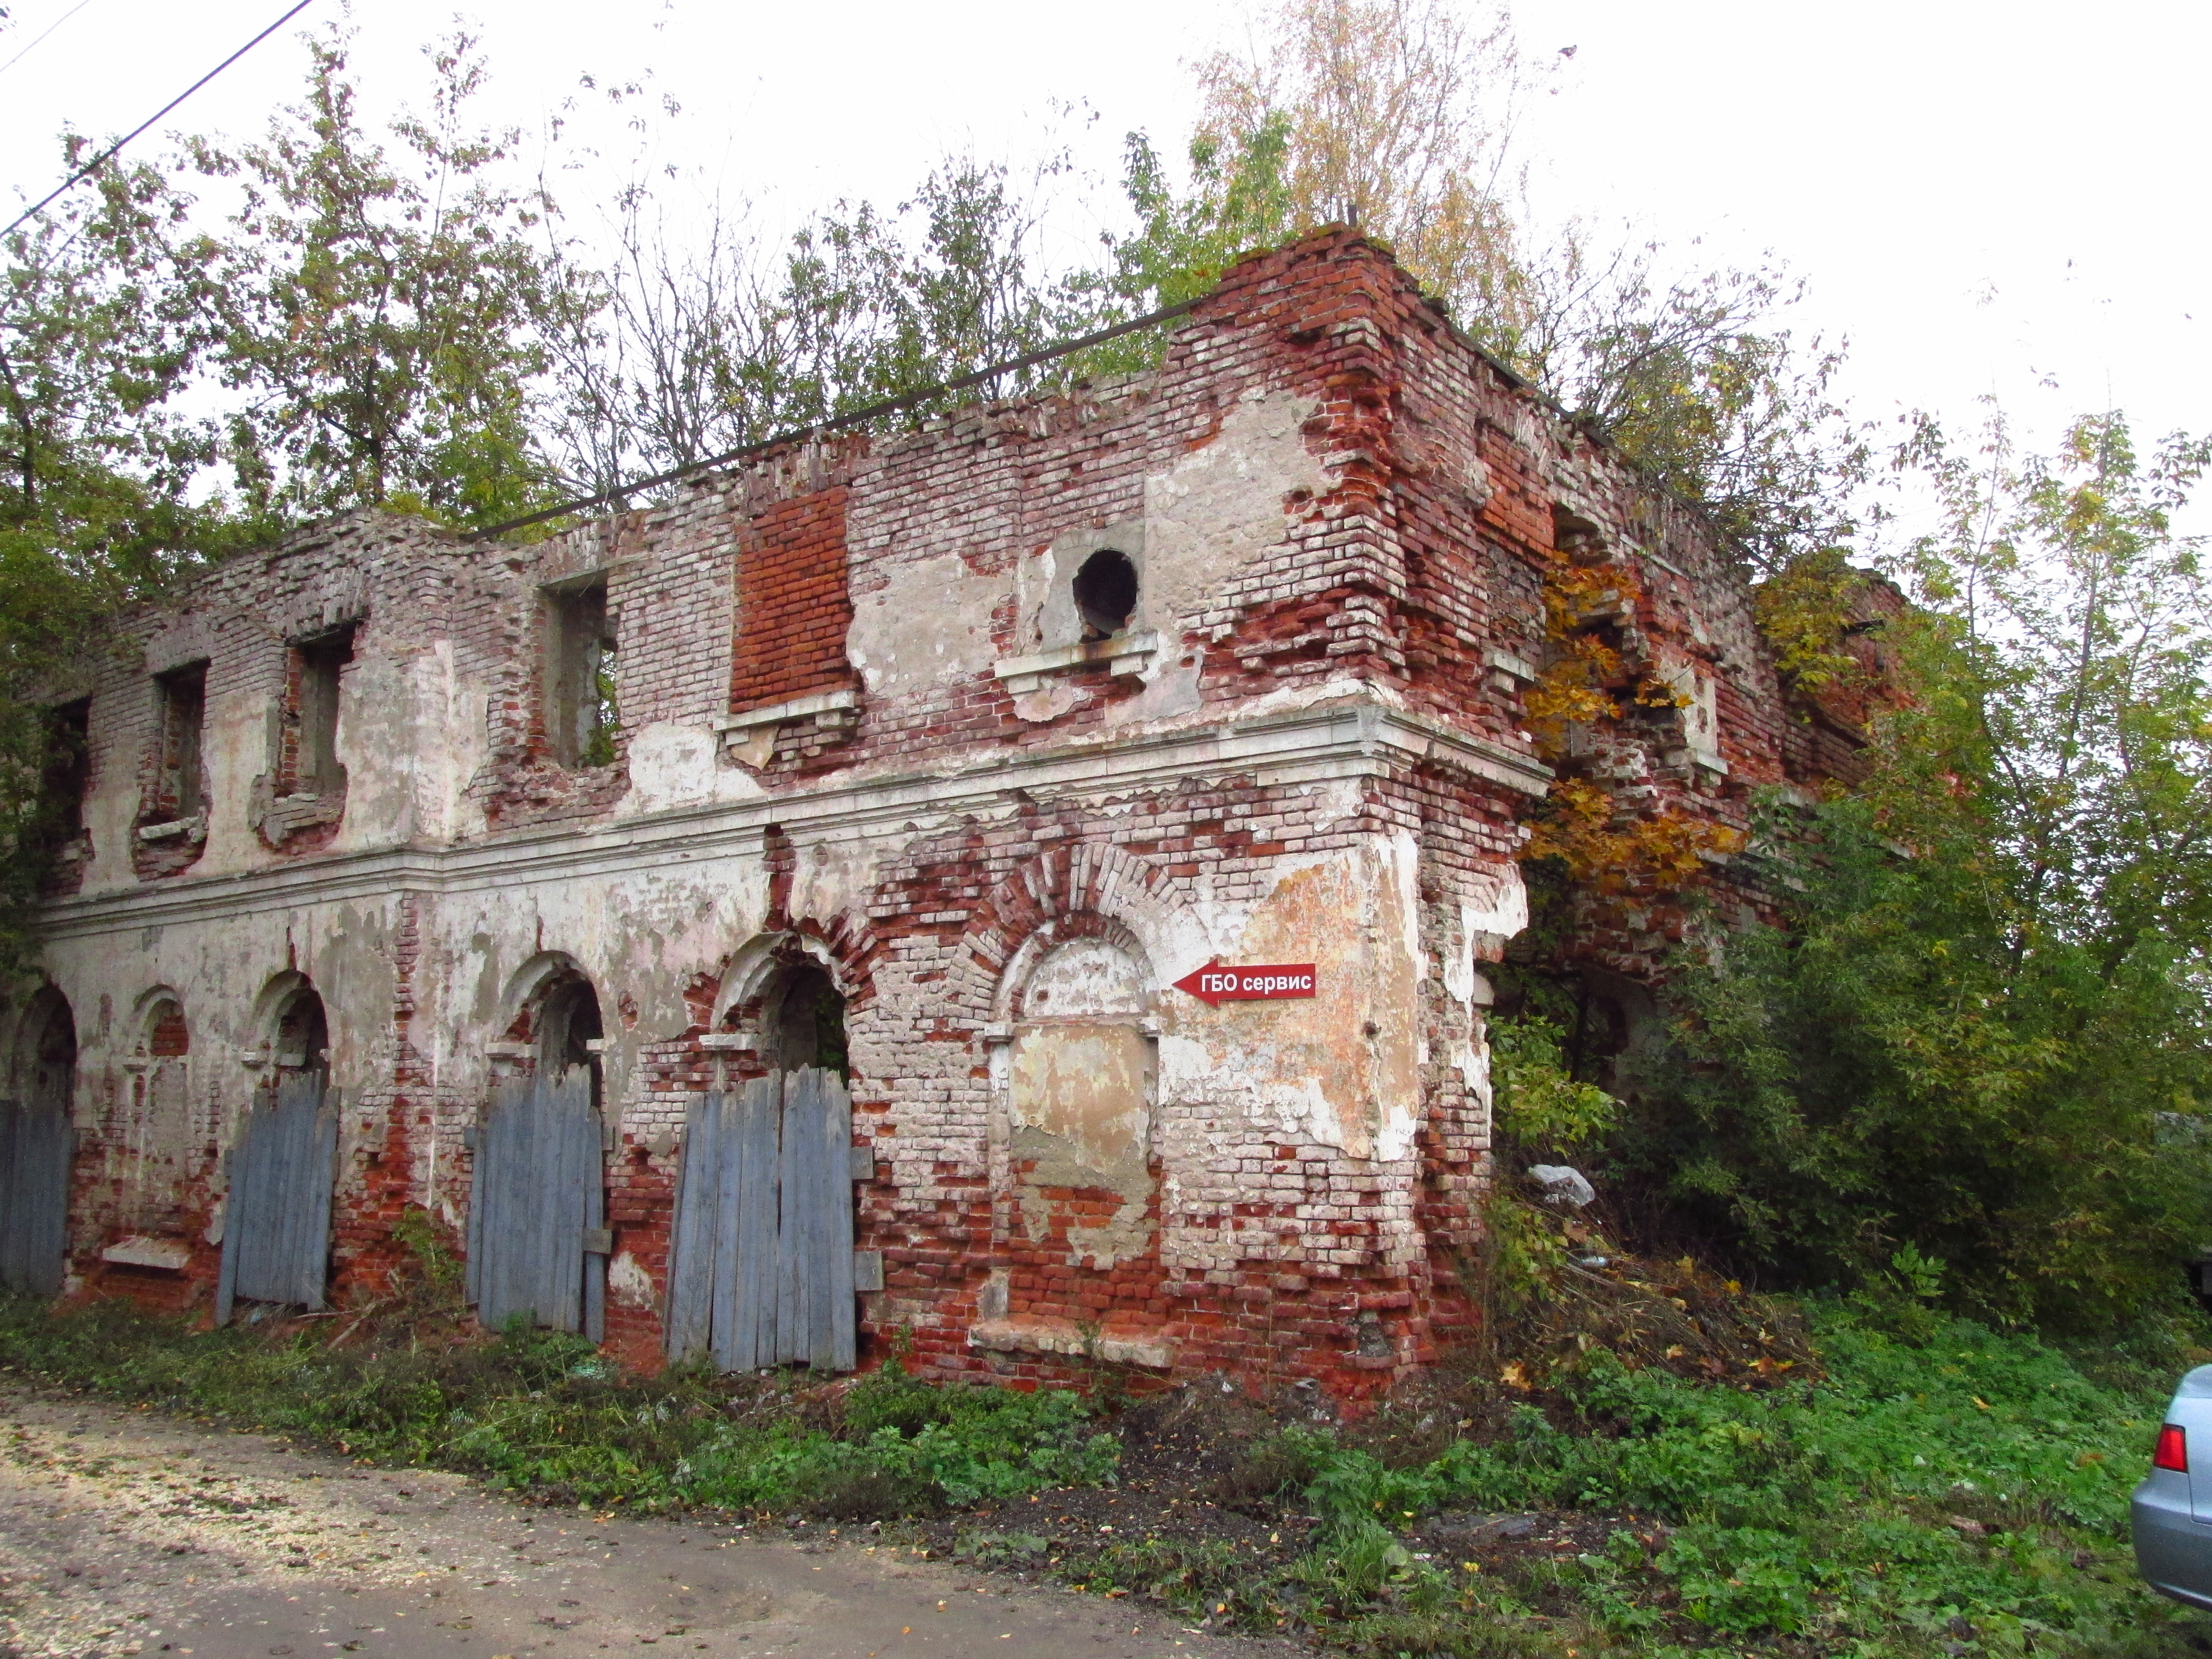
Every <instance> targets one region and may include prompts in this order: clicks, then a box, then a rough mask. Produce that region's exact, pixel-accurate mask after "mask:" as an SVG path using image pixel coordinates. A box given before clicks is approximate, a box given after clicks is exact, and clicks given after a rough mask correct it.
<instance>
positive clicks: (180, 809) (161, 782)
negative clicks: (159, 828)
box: [149, 662, 207, 823]
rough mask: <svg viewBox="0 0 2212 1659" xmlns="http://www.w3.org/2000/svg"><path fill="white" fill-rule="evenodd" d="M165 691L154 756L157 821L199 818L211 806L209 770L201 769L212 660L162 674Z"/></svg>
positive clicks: (159, 681) (158, 684)
mask: <svg viewBox="0 0 2212 1659" xmlns="http://www.w3.org/2000/svg"><path fill="white" fill-rule="evenodd" d="M155 687H156V688H157V689H158V690H159V692H160V695H161V713H160V717H159V721H158V724H157V726H156V728H155V740H156V741H157V742H158V743H159V744H160V745H161V747H160V750H159V752H158V754H157V756H156V757H155V780H154V801H153V807H154V810H153V811H152V813H151V814H150V815H149V816H150V817H151V820H152V821H153V822H154V823H180V822H182V821H183V820H185V819H186V818H194V817H198V816H199V815H200V814H201V813H202V812H204V811H206V810H207V793H206V789H207V781H206V774H205V773H204V770H203V769H202V762H201V756H200V748H201V742H202V739H203V738H204V735H205V731H206V726H207V665H206V664H205V663H204V662H202V663H194V664H193V665H191V666H190V667H189V668H179V669H174V670H173V671H170V672H168V673H167V674H163V675H161V677H160V678H158V679H156V680H155Z"/></svg>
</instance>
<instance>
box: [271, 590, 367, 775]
mask: <svg viewBox="0 0 2212 1659" xmlns="http://www.w3.org/2000/svg"><path fill="white" fill-rule="evenodd" d="M354 634H355V629H352V628H342V629H338V630H337V632H336V633H331V634H325V635H321V636H319V638H316V639H312V640H308V641H305V642H303V643H301V644H300V645H296V646H294V647H292V661H291V670H292V688H291V689H292V707H291V708H290V710H289V714H290V715H291V719H290V721H289V725H290V727H291V730H290V732H289V734H288V735H289V737H290V738H291V742H292V752H291V755H290V756H289V759H290V761H291V776H290V778H289V784H290V786H291V787H289V789H288V790H286V791H285V793H288V794H299V795H327V794H334V793H337V791H339V790H341V789H343V788H344V787H345V769H344V768H343V767H342V766H340V765H339V764H338V687H339V684H340V681H341V679H342V678H343V673H344V670H345V665H347V664H348V663H349V662H351V661H352V660H353V641H354Z"/></svg>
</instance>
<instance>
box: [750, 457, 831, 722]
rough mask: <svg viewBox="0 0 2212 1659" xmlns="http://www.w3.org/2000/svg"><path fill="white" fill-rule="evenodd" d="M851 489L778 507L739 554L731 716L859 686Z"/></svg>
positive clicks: (755, 524)
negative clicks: (850, 566) (853, 660)
mask: <svg viewBox="0 0 2212 1659" xmlns="http://www.w3.org/2000/svg"><path fill="white" fill-rule="evenodd" d="M847 494H848V491H847V489H846V488H845V486H844V485H842V484H837V485H833V486H832V487H831V488H829V489H824V490H822V491H819V492H818V493H817V494H814V495H801V496H799V497H796V498H795V499H793V500H791V501H779V502H777V503H776V504H775V506H773V507H769V509H768V511H766V512H765V513H762V514H761V515H760V516H759V517H758V518H757V519H755V520H752V522H751V523H750V525H748V526H746V527H745V533H744V539H743V541H742V542H741V543H740V544H739V546H738V627H737V635H738V638H737V652H736V665H735V669H734V671H733V672H732V674H731V676H730V712H731V713H732V714H743V713H744V711H745V710H747V709H749V708H763V707H765V706H767V705H769V704H770V703H778V702H787V701H788V700H789V699H791V698H793V697H799V696H805V695H806V694H807V693H808V692H810V691H827V690H832V689H834V688H836V687H840V686H844V685H849V684H852V679H853V671H852V667H851V665H849V664H848V663H847V662H846V660H845V630H846V629H848V628H849V627H850V626H851V625H852V622H853V602H852V599H851V596H850V593H849V592H848V589H847V587H846V581H845V499H846V496H847Z"/></svg>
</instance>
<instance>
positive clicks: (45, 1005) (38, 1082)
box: [0, 986, 76, 1296]
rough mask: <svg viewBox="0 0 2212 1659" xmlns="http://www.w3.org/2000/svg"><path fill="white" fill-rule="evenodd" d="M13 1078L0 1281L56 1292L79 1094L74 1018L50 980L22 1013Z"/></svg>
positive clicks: (36, 1292)
mask: <svg viewBox="0 0 2212 1659" xmlns="http://www.w3.org/2000/svg"><path fill="white" fill-rule="evenodd" d="M20 1030H21V1039H20V1040H21V1048H19V1050H18V1053H17V1057H16V1067H15V1071H16V1078H17V1082H18V1086H19V1088H20V1090H21V1093H20V1094H19V1096H18V1097H17V1098H15V1100H12V1101H8V1102H5V1103H0V1285H4V1286H5V1287H6V1288H7V1289H9V1290H10V1291H15V1292H16V1293H17V1294H18V1295H22V1296H58V1295H59V1294H60V1293H61V1288H62V1279H63V1277H64V1267H65V1265H66V1259H67V1255H68V1249H69V1185H70V1158H71V1157H72V1155H73V1154H74V1152H75V1151H76V1130H75V1127H74V1126H73V1125H72V1123H71V1121H70V1110H71V1108H72V1106H73V1104H74V1103H75V1101H76V1017H75V1015H73V1014H72V1013H71V1012H70V1006H69V999H68V998H67V997H65V996H64V995H63V994H61V993H60V991H58V990H57V989H56V988H54V987H52V986H48V987H46V989H45V990H43V991H41V992H40V994H38V995H37V996H36V997H34V998H33V1000H32V1001H31V1004H30V1006H29V1007H27V1009H25V1011H24V1018H23V1024H22V1025H21V1028H20Z"/></svg>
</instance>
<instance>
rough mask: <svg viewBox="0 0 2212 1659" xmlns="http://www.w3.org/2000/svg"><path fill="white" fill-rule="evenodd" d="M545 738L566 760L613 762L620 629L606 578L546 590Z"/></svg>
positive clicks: (588, 763)
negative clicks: (615, 622) (614, 618)
mask: <svg viewBox="0 0 2212 1659" xmlns="http://www.w3.org/2000/svg"><path fill="white" fill-rule="evenodd" d="M545 612H546V615H545V645H546V662H545V740H546V744H547V747H548V748H549V749H550V750H551V751H552V756H553V758H554V759H555V760H556V761H558V762H559V763H561V764H562V765H563V766H610V765H612V764H613V763H614V758H615V734H616V732H617V729H618V726H619V717H618V714H617V710H616V708H615V644H616V641H615V631H614V625H613V623H611V621H610V620H609V619H608V617H607V584H606V580H605V578H604V577H602V578H600V579H599V580H596V581H592V582H589V583H586V584H585V585H583V586H577V587H568V588H552V589H549V590H548V591H547V592H546V595H545Z"/></svg>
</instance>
